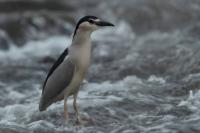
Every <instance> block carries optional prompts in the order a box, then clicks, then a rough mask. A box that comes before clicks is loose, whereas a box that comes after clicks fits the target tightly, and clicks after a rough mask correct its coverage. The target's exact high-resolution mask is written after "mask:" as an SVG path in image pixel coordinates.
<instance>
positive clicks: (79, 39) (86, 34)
mask: <svg viewBox="0 0 200 133" xmlns="http://www.w3.org/2000/svg"><path fill="white" fill-rule="evenodd" d="M91 33H92V31H90V30H83V29H79V30H77V33H76V35H75V36H74V38H73V45H81V44H87V43H90V42H91V38H90V36H91Z"/></svg>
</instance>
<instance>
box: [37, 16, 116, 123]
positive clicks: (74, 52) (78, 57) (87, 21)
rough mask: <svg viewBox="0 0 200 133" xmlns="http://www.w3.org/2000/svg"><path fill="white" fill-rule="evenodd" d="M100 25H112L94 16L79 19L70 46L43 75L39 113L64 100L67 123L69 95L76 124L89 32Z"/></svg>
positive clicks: (87, 64) (84, 72) (88, 53)
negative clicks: (77, 102)
mask: <svg viewBox="0 0 200 133" xmlns="http://www.w3.org/2000/svg"><path fill="white" fill-rule="evenodd" d="M103 26H114V25H113V24H111V23H109V22H105V21H102V20H100V19H99V18H97V17H95V16H85V17H83V18H81V19H80V20H79V22H78V23H77V25H76V29H75V31H74V35H73V40H72V44H71V46H70V47H69V48H66V49H65V51H64V52H63V53H62V54H61V55H60V57H59V58H58V59H57V61H56V62H55V63H54V65H53V66H52V67H51V69H50V71H49V73H48V75H47V78H46V80H45V82H44V85H43V90H42V96H41V99H40V103H39V110H40V111H44V110H46V108H47V107H49V106H50V105H51V104H52V103H54V102H56V101H60V100H62V99H64V117H65V119H66V120H67V119H68V111H67V98H68V97H69V96H71V95H73V98H74V102H73V106H74V110H75V112H76V120H77V122H78V123H80V117H79V111H78V108H77V106H76V99H77V95H78V92H79V87H80V85H81V83H82V81H83V79H84V76H85V74H86V72H87V70H88V67H89V64H90V55H91V39H90V36H91V33H92V32H93V31H95V30H97V29H99V28H100V27H103Z"/></svg>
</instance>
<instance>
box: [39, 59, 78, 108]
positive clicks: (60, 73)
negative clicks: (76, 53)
mask: <svg viewBox="0 0 200 133" xmlns="http://www.w3.org/2000/svg"><path fill="white" fill-rule="evenodd" d="M60 57H61V58H60V59H58V60H60V61H62V62H59V64H58V62H57V65H56V67H55V64H56V63H55V64H54V65H53V67H52V69H53V70H52V69H51V70H50V72H49V73H50V74H48V75H47V78H46V80H45V83H44V85H43V92H42V97H41V100H40V105H39V109H40V111H43V110H45V109H46V108H47V107H48V106H49V105H51V104H52V103H53V99H54V98H56V97H57V96H58V95H59V94H61V92H62V91H63V90H64V89H65V88H66V87H67V86H68V85H69V84H70V82H71V80H72V78H73V74H74V71H75V65H74V64H73V63H72V62H71V61H70V59H69V58H67V56H65V57H64V58H63V55H61V56H60Z"/></svg>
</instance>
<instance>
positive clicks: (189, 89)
mask: <svg viewBox="0 0 200 133" xmlns="http://www.w3.org/2000/svg"><path fill="white" fill-rule="evenodd" d="M85 15H95V16H98V17H100V18H102V19H105V20H108V21H110V22H113V23H114V24H115V25H116V26H115V27H114V28H106V29H102V30H99V31H97V32H95V33H94V34H93V35H92V38H93V50H92V55H93V57H92V65H91V67H90V69H89V73H88V75H87V78H86V80H87V82H86V83H85V84H83V85H82V87H81V91H80V93H79V96H78V106H79V108H80V112H81V117H82V119H83V121H84V123H85V124H84V126H81V127H79V128H78V129H77V127H75V126H74V120H75V114H74V111H73V108H72V99H71V100H70V101H69V113H70V120H69V124H68V125H67V126H66V125H64V123H63V102H58V103H56V104H54V105H52V106H51V107H50V108H49V109H48V111H46V112H39V111H38V102H39V98H40V95H41V86H42V84H43V82H44V80H45V78H46V74H47V72H48V70H49V68H50V66H51V65H52V64H53V62H54V61H55V60H56V59H57V57H58V56H59V54H60V53H62V51H63V50H64V49H65V48H66V47H67V46H69V44H70V42H71V35H72V33H73V30H74V27H75V24H76V22H77V21H78V19H79V18H81V17H82V16H85ZM199 88H200V1H199V0H124V1H122V0H106V1H104V0H56V1H55V0H0V133H66V132H67V133H68V132H69V133H77V132H78V133H199V132H200V90H199Z"/></svg>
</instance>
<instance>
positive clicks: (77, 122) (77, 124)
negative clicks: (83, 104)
mask: <svg viewBox="0 0 200 133" xmlns="http://www.w3.org/2000/svg"><path fill="white" fill-rule="evenodd" d="M82 124H83V121H82V120H81V119H80V117H77V118H76V122H75V125H76V126H81V125H82Z"/></svg>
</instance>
